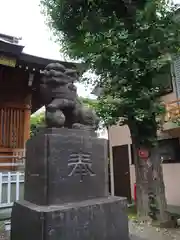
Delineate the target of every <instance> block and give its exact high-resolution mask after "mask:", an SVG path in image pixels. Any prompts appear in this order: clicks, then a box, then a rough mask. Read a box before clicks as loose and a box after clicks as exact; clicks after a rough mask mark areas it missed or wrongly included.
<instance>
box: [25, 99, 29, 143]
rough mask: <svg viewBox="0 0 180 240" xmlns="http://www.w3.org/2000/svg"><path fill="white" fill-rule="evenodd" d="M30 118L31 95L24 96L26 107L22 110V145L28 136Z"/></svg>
mask: <svg viewBox="0 0 180 240" xmlns="http://www.w3.org/2000/svg"><path fill="white" fill-rule="evenodd" d="M30 118H31V95H28V97H27V98H26V108H25V110H24V145H25V144H26V141H27V140H28V139H29V138H30Z"/></svg>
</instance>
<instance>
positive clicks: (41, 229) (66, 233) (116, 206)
mask: <svg viewBox="0 0 180 240" xmlns="http://www.w3.org/2000/svg"><path fill="white" fill-rule="evenodd" d="M123 208H124V199H119V198H115V197H109V198H102V199H93V200H86V201H83V202H76V203H71V204H65V205H59V206H49V207H47V206H41V207H40V206H37V205H34V204H32V203H29V202H27V201H25V202H21V203H16V204H15V206H14V208H13V211H12V232H11V234H12V235H11V236H12V239H18V240H32V239H33V240H40V239H42V240H61V239H62V240H99V239H101V240H121V239H122V240H128V239H129V237H128V225H127V217H126V215H125V213H124V212H123V210H122V209H123Z"/></svg>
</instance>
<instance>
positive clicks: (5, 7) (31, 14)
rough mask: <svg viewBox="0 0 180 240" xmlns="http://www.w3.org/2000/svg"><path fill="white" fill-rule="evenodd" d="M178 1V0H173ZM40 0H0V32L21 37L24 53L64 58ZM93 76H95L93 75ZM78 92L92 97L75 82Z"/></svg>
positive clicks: (87, 90) (89, 89) (87, 89)
mask: <svg viewBox="0 0 180 240" xmlns="http://www.w3.org/2000/svg"><path fill="white" fill-rule="evenodd" d="M174 2H175V3H180V0H174ZM39 3H40V0H0V32H1V33H4V34H9V35H13V36H18V37H22V43H23V44H24V45H25V48H24V51H25V52H26V53H29V54H32V55H36V56H40V57H45V58H50V59H57V60H66V59H65V58H64V56H63V54H62V52H60V46H59V45H58V44H56V43H55V39H54V38H53V36H52V33H51V31H50V29H49V28H48V27H47V26H46V24H45V17H44V16H43V15H42V14H41V9H40V7H39ZM93 77H95V76H93ZM77 87H78V94H79V95H81V96H83V97H93V96H92V95H91V94H90V92H91V90H92V87H88V88H85V86H84V85H83V84H77Z"/></svg>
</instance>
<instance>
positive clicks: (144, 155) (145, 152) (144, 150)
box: [138, 149, 149, 159]
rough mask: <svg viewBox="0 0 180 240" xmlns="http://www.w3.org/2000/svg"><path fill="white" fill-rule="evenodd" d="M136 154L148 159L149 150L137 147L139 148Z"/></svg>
mask: <svg viewBox="0 0 180 240" xmlns="http://www.w3.org/2000/svg"><path fill="white" fill-rule="evenodd" d="M138 155H139V157H140V158H143V159H148V157H149V151H148V150H146V149H139V150H138Z"/></svg>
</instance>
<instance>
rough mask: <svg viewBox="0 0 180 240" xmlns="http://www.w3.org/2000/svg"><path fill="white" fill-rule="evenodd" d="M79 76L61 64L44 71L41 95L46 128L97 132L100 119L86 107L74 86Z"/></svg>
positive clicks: (53, 64) (54, 64) (55, 64)
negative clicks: (44, 110) (82, 129)
mask: <svg viewBox="0 0 180 240" xmlns="http://www.w3.org/2000/svg"><path fill="white" fill-rule="evenodd" d="M77 78H78V75H77V72H76V71H75V70H72V69H66V68H65V67H64V66H63V65H61V64H59V63H51V64H49V65H47V67H46V68H45V70H44V74H43V78H42V81H41V95H42V100H43V103H44V105H45V108H46V114H45V121H46V126H47V127H49V128H51V127H56V128H61V127H67V128H85V129H89V130H96V128H97V126H98V123H99V119H98V118H97V116H96V114H95V112H94V111H93V110H92V109H89V108H88V107H86V106H84V105H83V104H82V103H81V102H80V100H79V99H78V96H77V89H76V86H75V85H74V82H75V80H77Z"/></svg>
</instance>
